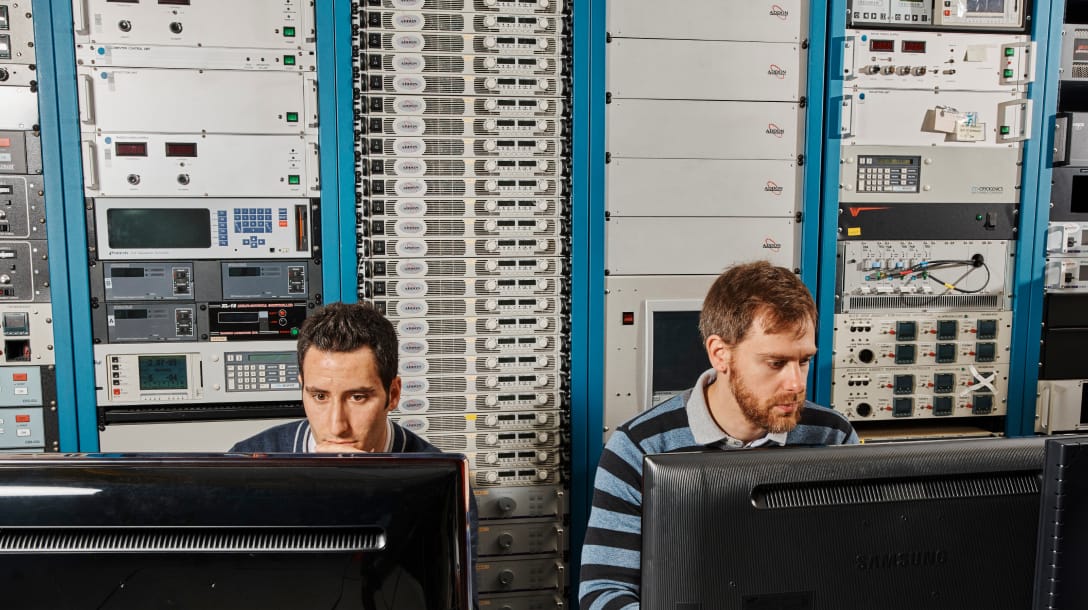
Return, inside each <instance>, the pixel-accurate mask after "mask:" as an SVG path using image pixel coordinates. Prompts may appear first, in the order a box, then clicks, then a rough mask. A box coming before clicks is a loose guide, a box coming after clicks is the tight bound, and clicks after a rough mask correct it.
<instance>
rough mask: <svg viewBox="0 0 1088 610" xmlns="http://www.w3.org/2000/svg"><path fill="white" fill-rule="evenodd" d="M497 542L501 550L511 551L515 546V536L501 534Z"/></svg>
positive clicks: (508, 533)
mask: <svg viewBox="0 0 1088 610" xmlns="http://www.w3.org/2000/svg"><path fill="white" fill-rule="evenodd" d="M495 542H497V543H498V545H499V548H500V549H503V550H504V551H505V550H509V549H510V547H512V546H514V535H513V534H511V533H510V532H503V533H501V534H499V537H498V538H496V539H495Z"/></svg>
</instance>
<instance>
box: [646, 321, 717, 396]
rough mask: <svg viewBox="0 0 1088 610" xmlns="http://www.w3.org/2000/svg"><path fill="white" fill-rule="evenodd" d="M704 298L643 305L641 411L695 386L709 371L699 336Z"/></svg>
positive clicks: (700, 336) (708, 364)
mask: <svg viewBox="0 0 1088 610" xmlns="http://www.w3.org/2000/svg"><path fill="white" fill-rule="evenodd" d="M702 307H703V301H702V299H654V300H647V301H646V302H645V303H644V305H643V309H644V311H643V316H642V319H643V320H645V330H644V333H645V334H644V336H643V340H642V344H643V362H642V371H643V374H642V399H643V400H642V405H641V407H642V410H646V409H649V408H650V407H653V406H654V405H657V404H660V403H662V402H664V401H665V400H668V399H669V398H670V397H672V396H673V395H675V394H679V393H680V392H683V391H684V390H687V389H689V388H691V387H692V386H694V385H695V380H696V379H698V377H699V374H700V373H702V372H703V371H705V370H706V369H708V368H710V361H709V360H707V355H706V348H704V347H703V339H702V335H700V333H699V312H700V311H701V310H702Z"/></svg>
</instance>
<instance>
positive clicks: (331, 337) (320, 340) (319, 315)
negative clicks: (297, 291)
mask: <svg viewBox="0 0 1088 610" xmlns="http://www.w3.org/2000/svg"><path fill="white" fill-rule="evenodd" d="M311 347H314V348H317V349H319V350H321V351H323V352H354V351H355V350H357V349H360V348H363V347H369V348H370V349H371V350H373V352H374V359H375V360H376V361H377V362H378V375H379V376H380V377H381V379H382V385H383V386H385V390H386V391H387V392H388V391H389V386H391V385H392V384H393V379H394V378H396V376H397V365H398V362H397V360H398V357H397V351H398V350H399V347H398V345H397V331H396V329H394V328H393V324H392V322H390V321H389V320H388V319H386V317H385V316H383V315H382V314H381V312H379V311H378V310H377V309H375V308H374V306H373V305H370V304H369V303H350V304H349V303H329V304H328V305H326V306H325V307H324V308H322V309H319V310H317V311H316V312H315V313H312V314H310V315H309V316H308V317H307V318H306V320H304V321H303V322H302V326H301V327H300V328H299V330H298V345H297V348H296V349H297V351H298V371H299V374H300V375H301V374H302V359H303V358H305V357H306V352H307V351H309V349H310V348H311Z"/></svg>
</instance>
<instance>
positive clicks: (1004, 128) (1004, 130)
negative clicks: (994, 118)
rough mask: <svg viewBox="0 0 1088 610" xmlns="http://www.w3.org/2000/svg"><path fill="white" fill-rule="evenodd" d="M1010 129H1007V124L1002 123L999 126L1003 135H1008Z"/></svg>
mask: <svg viewBox="0 0 1088 610" xmlns="http://www.w3.org/2000/svg"><path fill="white" fill-rule="evenodd" d="M1010 131H1011V130H1010V129H1009V126H1008V125H1002V126H1001V135H1003V136H1007V135H1009V132H1010Z"/></svg>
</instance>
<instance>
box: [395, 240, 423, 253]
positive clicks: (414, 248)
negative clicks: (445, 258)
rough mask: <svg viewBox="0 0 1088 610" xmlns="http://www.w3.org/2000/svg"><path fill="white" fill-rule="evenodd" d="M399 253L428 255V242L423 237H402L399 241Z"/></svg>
mask: <svg viewBox="0 0 1088 610" xmlns="http://www.w3.org/2000/svg"><path fill="white" fill-rule="evenodd" d="M397 254H399V255H400V256H416V257H419V256H426V255H427V242H425V241H423V240H421V239H402V240H400V241H398V242H397Z"/></svg>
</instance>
